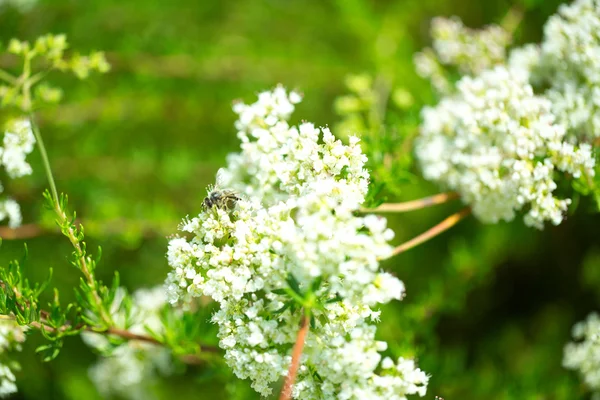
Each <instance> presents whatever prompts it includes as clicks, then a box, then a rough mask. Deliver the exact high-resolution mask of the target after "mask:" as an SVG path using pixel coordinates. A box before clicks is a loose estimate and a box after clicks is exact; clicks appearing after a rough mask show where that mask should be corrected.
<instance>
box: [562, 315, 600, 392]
mask: <svg viewBox="0 0 600 400" xmlns="http://www.w3.org/2000/svg"><path fill="white" fill-rule="evenodd" d="M573 339H575V342H571V343H568V344H567V345H566V346H565V350H564V358H563V366H564V367H565V368H568V369H573V370H576V371H578V372H579V373H580V374H581V376H582V377H583V381H584V382H585V384H586V385H587V386H588V387H589V388H590V389H591V390H592V391H594V392H596V396H600V317H599V316H598V314H597V313H591V314H590V315H588V317H587V319H586V320H585V321H581V322H578V323H577V324H575V326H573Z"/></svg>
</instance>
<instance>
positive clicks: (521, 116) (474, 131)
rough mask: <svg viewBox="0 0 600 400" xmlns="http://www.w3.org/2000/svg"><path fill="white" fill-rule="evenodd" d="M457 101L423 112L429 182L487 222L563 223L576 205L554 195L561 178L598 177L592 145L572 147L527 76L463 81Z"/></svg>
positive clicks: (494, 74)
mask: <svg viewBox="0 0 600 400" xmlns="http://www.w3.org/2000/svg"><path fill="white" fill-rule="evenodd" d="M457 89H458V91H457V94H456V95H455V96H452V97H446V98H444V99H443V100H442V101H441V102H440V103H439V104H438V105H437V106H436V107H434V108H430V107H426V108H425V109H424V110H423V124H422V126H421V135H420V137H419V138H418V140H417V143H416V155H417V158H418V159H419V161H420V164H421V167H422V169H423V175H424V176H425V178H427V179H430V180H433V181H436V182H439V183H440V184H442V185H443V186H445V187H447V188H449V189H452V190H456V191H457V192H459V193H460V195H461V197H462V199H463V200H464V201H465V202H466V203H468V204H470V205H471V206H472V209H473V213H474V214H475V215H476V216H477V217H478V218H479V219H480V220H482V221H484V222H492V223H495V222H498V221H499V220H506V221H510V220H512V219H513V218H514V217H515V212H517V211H521V210H523V211H525V217H524V221H525V223H526V224H527V225H530V226H534V227H537V228H542V227H543V223H544V221H550V222H552V223H553V224H559V223H560V222H561V221H562V219H563V214H564V213H565V211H566V209H567V207H568V205H569V203H570V199H559V198H556V197H555V196H554V195H553V192H554V190H555V189H556V187H557V185H556V183H555V182H554V173H555V171H561V172H564V173H569V174H571V175H573V176H574V177H576V178H577V177H580V176H582V175H586V176H590V177H591V176H593V174H594V170H593V167H594V164H595V162H594V159H593V157H592V153H591V148H590V146H588V145H585V144H583V145H581V146H575V145H573V144H570V143H568V142H566V141H565V138H564V137H565V129H564V127H563V126H562V125H560V124H557V123H555V122H554V116H553V115H552V113H551V106H552V105H551V103H550V102H549V101H548V100H547V99H545V98H542V97H539V96H536V95H534V93H533V89H532V87H531V86H530V85H529V84H527V83H526V82H525V81H524V80H523V75H522V74H519V73H516V72H514V71H513V70H509V69H507V68H504V67H496V68H494V69H493V70H488V71H485V72H483V73H482V74H480V75H479V76H478V77H476V78H470V77H464V78H462V79H461V80H460V81H459V82H458V84H457Z"/></svg>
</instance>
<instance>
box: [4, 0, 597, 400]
mask: <svg viewBox="0 0 600 400" xmlns="http://www.w3.org/2000/svg"><path fill="white" fill-rule="evenodd" d="M560 3H561V2H560V1H557V0H523V1H519V2H510V1H499V0H494V1H491V0H490V1H485V2H484V1H479V0H398V1H391V0H388V1H374V0H337V1H334V0H328V1H321V0H260V1H259V0H235V1H233V0H232V1H216V0H214V1H210V0H206V1H199V0H196V1H194V0H172V1H158V0H104V1H101V0H86V1H82V0H39V1H34V0H28V1H19V0H10V1H9V0H0V40H1V41H2V42H4V43H6V42H7V41H8V40H9V39H10V38H12V37H17V38H20V39H27V40H34V39H35V38H36V37H37V36H39V35H41V34H44V33H48V32H51V33H66V34H67V35H68V38H69V41H70V43H71V44H72V47H73V48H74V49H78V50H81V51H82V52H85V51H87V50H104V51H106V52H107V56H108V59H109V61H110V62H111V64H112V66H113V68H112V71H111V72H110V73H109V74H106V75H103V76H100V77H98V76H96V77H93V78H91V79H89V80H87V81H83V82H80V81H76V80H75V79H72V78H70V77H63V76H61V75H59V74H58V75H53V76H51V77H50V79H51V80H52V81H53V82H54V83H56V84H59V85H62V87H63V88H64V89H65V98H64V101H63V102H62V103H61V105H59V106H57V107H55V108H52V109H48V110H44V111H42V112H41V114H40V116H39V117H40V121H41V123H40V125H41V130H42V133H43V136H44V140H45V142H46V145H47V148H48V151H49V154H50V158H51V162H52V165H53V168H54V172H55V175H56V178H57V184H58V188H59V191H63V192H66V193H68V195H69V197H70V199H71V206H72V207H73V208H75V209H76V210H77V212H78V217H79V218H81V220H82V221H83V222H84V224H85V227H86V233H87V239H88V242H89V246H90V247H91V248H94V247H95V246H102V249H103V260H102V262H101V267H100V269H99V270H98V274H99V275H100V276H101V278H103V279H104V280H109V279H110V278H111V276H112V274H113V271H114V270H118V271H119V272H120V274H121V276H122V281H123V283H124V284H125V285H126V286H127V287H129V288H130V289H135V288H138V287H144V286H153V285H156V284H160V283H161V282H162V280H163V279H164V277H165V274H166V272H167V271H168V266H167V262H166V258H165V250H166V244H167V237H168V236H169V235H171V234H173V233H174V232H175V231H176V227H177V225H178V222H179V221H180V219H181V218H182V217H184V216H186V215H188V214H194V213H197V212H199V210H200V204H201V201H202V199H203V198H204V196H205V194H206V190H205V188H206V186H207V185H208V184H210V183H212V182H213V180H214V176H215V172H216V171H217V169H218V168H219V167H220V166H223V165H224V163H225V157H226V155H227V153H229V152H232V151H236V149H237V146H238V142H237V139H236V136H235V129H234V128H233V122H234V120H235V115H234V114H233V112H232V111H231V104H232V101H233V100H234V99H244V100H246V101H253V99H254V98H255V95H256V93H257V92H259V91H261V90H265V89H269V88H271V87H273V86H275V85H276V84H277V83H282V84H284V85H285V86H286V87H288V88H297V89H299V90H300V91H301V92H303V93H304V96H305V100H304V101H303V102H302V103H301V104H300V105H299V107H298V108H297V112H296V113H295V115H294V117H293V118H294V120H295V121H300V120H309V121H312V122H315V123H316V124H318V125H329V126H332V127H334V128H336V131H337V132H338V133H340V134H341V135H342V136H343V135H344V134H345V133H347V132H344V127H347V126H349V125H348V124H346V125H344V124H341V125H340V121H341V120H342V117H341V116H340V115H339V114H338V112H336V108H335V107H334V105H335V104H336V98H339V97H340V96H342V95H345V94H347V93H348V88H347V87H346V82H347V79H346V78H347V76H348V75H351V74H367V75H369V76H372V77H384V78H385V79H386V80H388V81H389V82H391V83H392V84H393V86H394V87H395V88H399V89H401V90H406V91H407V92H408V93H410V94H411V96H410V97H412V98H411V99H410V101H406V102H402V101H400V103H402V104H403V105H402V107H400V108H394V107H393V106H392V105H390V107H389V116H388V118H386V129H388V131H393V132H397V134H398V135H400V136H402V135H405V134H406V135H410V134H414V132H415V128H416V123H417V121H418V110H419V109H420V107H421V106H422V105H423V104H427V103H431V102H433V101H434V97H433V95H432V92H431V89H430V87H429V85H428V83H427V82H425V81H424V80H422V79H420V78H418V77H417V75H416V74H415V72H414V68H413V65H412V57H413V54H414V52H416V51H418V50H420V49H421V48H422V47H424V46H427V45H428V44H429V41H428V40H429V39H428V29H429V21H430V19H431V18H432V17H434V16H437V15H445V16H450V15H457V16H459V17H461V18H462V19H463V21H464V22H465V23H466V24H467V25H468V26H471V27H481V26H483V25H485V24H488V23H493V22H499V21H501V20H502V19H503V18H504V16H505V15H506V13H507V12H508V10H509V9H511V8H512V9H515V7H517V8H518V9H519V10H521V11H523V12H524V22H523V23H521V24H520V25H519V27H518V29H517V31H516V35H515V38H516V43H517V44H521V43H527V42H537V41H539V40H540V38H541V36H542V26H543V23H544V22H545V20H546V19H547V17H548V16H549V15H551V14H553V13H554V12H556V9H557V7H558V6H559V4H560ZM6 61H7V60H5V59H2V58H0V65H2V66H6V67H10V65H5V64H3V63H5V62H6ZM353 133H357V134H361V133H363V132H360V131H358V132H353ZM399 151H400V150H399ZM31 162H32V165H33V168H34V174H33V175H32V176H30V177H26V178H22V179H19V180H16V181H10V182H8V183H7V184H6V186H7V187H6V192H7V193H11V194H13V196H14V197H16V198H17V199H18V200H19V202H20V203H21V204H22V207H23V209H24V223H35V224H40V225H41V226H52V221H51V220H50V218H49V216H48V215H46V214H45V213H44V212H43V210H42V197H41V193H42V191H43V190H44V189H45V187H46V180H45V175H44V173H43V170H42V168H41V160H40V158H39V154H37V152H36V153H34V154H33V155H32V156H31ZM408 169H409V172H411V173H414V176H413V175H408V174H407V176H408V177H404V176H403V175H402V174H399V175H398V176H399V182H398V185H397V187H395V188H394V190H393V191H388V192H387V193H384V194H383V195H385V196H387V197H388V200H397V201H400V200H410V199H414V198H418V197H422V196H425V195H430V194H434V193H437V192H439V189H438V188H436V187H434V186H433V185H431V184H429V183H427V182H424V181H423V180H422V179H420V178H418V170H417V169H416V168H415V167H414V166H410V165H409V166H408ZM3 182H5V181H4V180H3ZM459 208H460V204H458V203H451V204H447V205H443V206H438V207H437V208H432V209H427V210H421V211H415V212H413V213H409V214H402V215H397V216H393V217H390V220H391V222H390V223H391V225H392V227H393V228H394V230H395V231H396V233H397V235H396V241H397V242H398V243H400V242H402V241H404V240H407V239H409V238H411V237H413V236H415V235H416V234H418V233H420V232H422V231H424V230H426V229H427V228H429V227H430V226H432V225H434V224H435V223H437V222H439V221H440V220H442V219H443V218H444V217H446V216H447V215H449V214H450V213H452V212H454V211H456V210H458V209H459ZM599 224H600V218H599V216H598V215H597V214H592V213H589V212H587V210H586V200H585V199H582V201H581V204H580V206H579V209H578V212H577V213H576V214H574V215H572V216H570V217H569V218H568V219H567V221H566V222H565V223H563V224H562V225H561V226H559V227H550V226H548V227H547V228H546V229H545V230H544V231H537V230H534V229H530V228H526V227H524V226H523V224H522V222H520V221H515V222H513V223H510V224H507V223H502V224H498V225H493V226H491V225H483V224H481V223H478V222H477V221H475V220H474V219H473V218H471V219H469V220H467V221H465V222H462V223H461V224H460V225H459V226H457V227H455V228H453V229H452V230H451V231H449V232H447V233H444V234H443V235H441V236H439V237H436V238H435V239H433V240H431V241H429V242H427V243H425V244H423V245H421V246H420V247H418V248H416V249H414V250H412V251H410V252H407V253H404V254H401V255H400V256H398V257H396V258H394V259H393V260H391V261H388V262H387V263H386V264H385V268H387V269H388V270H390V271H393V272H394V273H395V274H397V275H398V276H399V277H400V278H401V279H403V280H404V282H405V284H406V286H407V297H406V298H405V299H404V301H402V302H397V304H391V305H389V306H387V307H386V308H385V309H384V311H383V316H382V322H381V327H380V331H379V335H380V337H381V338H382V339H385V340H388V341H389V342H390V343H391V344H392V346H391V349H392V351H393V352H395V353H396V354H397V355H401V354H404V355H409V356H414V357H416V358H417V359H418V362H419V365H420V367H421V368H422V369H424V370H425V371H427V372H428V373H430V374H431V375H432V378H431V381H430V386H429V390H428V394H427V396H426V398H427V399H434V397H435V396H436V395H437V396H441V397H444V398H445V399H446V400H457V399H460V400H470V399H477V400H479V399H487V400H496V399H498V400H500V399H519V400H529V399H532V400H533V399H535V400H542V399H544V400H558V399H569V400H571V399H585V398H587V396H588V395H587V394H586V392H585V389H584V388H583V386H582V385H581V384H580V382H579V379H578V377H577V376H576V375H575V374H574V373H573V372H571V371H567V370H565V369H563V368H562V367H561V360H562V348H563V346H564V344H565V343H566V342H567V341H568V340H569V339H570V330H571V327H572V325H573V324H574V323H575V322H576V321H578V320H581V319H583V318H584V317H585V316H586V315H587V313H588V312H590V311H592V310H594V309H597V308H598V305H599V304H598V303H599V301H600V296H599V293H600V292H599V291H598V288H600V241H599V239H598V233H597V232H598V226H599ZM24 242H27V245H28V248H29V260H28V262H27V265H26V270H27V273H28V275H29V276H30V277H31V278H32V279H39V280H41V279H43V278H44V277H45V276H46V274H47V270H48V268H49V267H52V268H54V271H55V274H54V279H53V283H54V285H55V286H57V287H58V288H59V289H60V290H61V295H62V299H63V300H64V301H68V300H69V299H72V293H73V292H72V289H71V288H72V287H73V286H75V285H76V283H77V282H78V279H79V275H78V273H77V271H76V270H75V269H74V268H72V267H71V266H70V265H69V262H68V260H67V258H68V255H69V254H70V252H71V249H70V247H69V245H68V243H67V241H66V240H64V238H62V237H61V236H59V235H58V234H54V233H52V232H47V233H43V234H40V235H38V236H37V237H33V238H30V239H27V240H26V241H23V240H12V241H8V240H6V241H4V242H3V244H2V247H1V248H0V265H6V264H7V262H8V260H10V259H13V258H20V257H21V255H22V253H23V243H24ZM198 323H199V324H206V323H207V322H206V321H198ZM38 343H40V338H39V337H37V336H36V335H33V336H31V337H30V339H28V342H27V343H26V345H25V347H24V350H23V352H22V353H21V354H19V355H18V357H19V359H20V361H21V363H22V366H23V369H22V371H21V372H20V373H19V374H18V376H17V379H18V384H19V390H20V392H19V394H18V395H16V396H15V398H16V399H96V398H100V397H99V395H98V394H97V391H96V389H95V388H94V386H93V384H92V382H91V381H90V380H89V378H88V375H87V368H88V366H89V365H90V364H91V363H93V362H94V360H95V359H96V357H97V356H96V355H95V354H93V353H91V352H90V351H89V350H88V348H87V347H85V345H83V344H82V342H81V340H80V339H79V338H73V339H72V340H70V341H68V342H67V344H66V346H65V349H64V350H63V352H62V353H61V355H60V356H59V358H58V359H57V360H55V361H53V362H51V363H47V364H46V363H42V362H41V360H40V359H39V357H38V356H37V355H36V354H35V352H34V349H35V345H36V344H38ZM229 379H233V378H229ZM225 383H226V382H223V378H222V377H219V376H217V375H215V374H213V373H212V372H211V370H209V369H205V368H202V367H194V368H190V369H188V370H187V371H185V372H183V375H179V376H175V377H172V378H167V379H161V380H158V381H157V382H156V384H155V389H156V396H157V397H158V398H159V399H168V398H174V397H175V396H179V398H182V399H183V398H186V399H187V398H190V399H192V398H194V399H200V398H212V399H227V398H232V397H233V396H234V394H235V396H237V397H238V398H258V396H257V395H254V394H252V392H250V391H248V390H247V384H246V383H241V384H240V385H238V386H235V389H233V392H234V393H232V392H227V390H226V386H227V385H225ZM229 387H230V388H231V386H229Z"/></svg>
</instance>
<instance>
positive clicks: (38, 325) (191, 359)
mask: <svg viewBox="0 0 600 400" xmlns="http://www.w3.org/2000/svg"><path fill="white" fill-rule="evenodd" d="M41 314H42V316H43V315H47V312H46V311H41ZM0 317H3V318H6V319H11V320H14V316H11V315H0ZM29 326H31V327H32V328H35V329H38V330H42V329H43V330H45V331H46V332H51V333H53V332H56V331H57V330H58V331H65V330H67V329H69V328H70V327H71V326H69V325H64V326H62V327H59V328H54V327H52V326H49V325H48V324H47V323H46V322H45V321H44V320H43V319H42V320H40V321H33V322H32V323H31V324H29ZM83 330H85V331H86V332H92V333H97V334H99V335H113V336H118V337H120V338H122V339H126V340H136V341H139V342H146V343H151V344H153V345H156V346H165V344H164V343H162V342H160V341H158V340H156V339H155V338H153V337H152V336H148V335H141V334H139V333H134V332H131V331H128V330H126V329H120V328H114V327H111V328H109V329H107V330H105V331H95V330H93V329H92V328H91V327H89V326H85V327H83ZM200 349H201V351H202V352H203V353H211V354H218V353H219V349H218V348H217V347H214V346H207V345H202V346H201V347H200ZM179 358H180V360H181V361H183V362H184V363H186V364H191V365H198V364H201V363H202V362H203V360H202V358H200V357H199V356H198V355H196V354H183V355H181V356H180V357H179Z"/></svg>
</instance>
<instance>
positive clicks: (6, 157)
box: [0, 119, 35, 228]
mask: <svg viewBox="0 0 600 400" xmlns="http://www.w3.org/2000/svg"><path fill="white" fill-rule="evenodd" d="M2 144H3V146H0V165H1V166H2V167H4V169H5V170H6V173H7V175H8V176H9V177H10V178H13V179H14V178H20V177H22V176H25V175H30V174H31V172H32V171H31V166H30V165H29V163H27V161H26V160H25V157H26V156H27V154H29V153H31V152H32V151H33V146H34V145H35V136H34V135H33V131H32V130H31V123H30V122H29V120H26V119H19V120H15V121H11V123H9V124H8V126H7V129H6V131H5V133H4V138H3V141H2ZM2 189H3V188H2V185H1V184H0V191H2ZM4 219H8V225H9V226H10V227H11V228H14V227H17V226H19V225H21V208H20V207H19V204H18V203H17V202H16V201H14V200H12V199H10V198H8V199H4V200H0V221H1V220H4Z"/></svg>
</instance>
